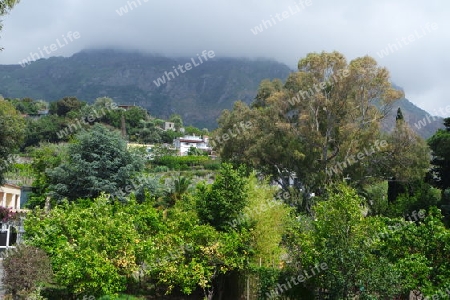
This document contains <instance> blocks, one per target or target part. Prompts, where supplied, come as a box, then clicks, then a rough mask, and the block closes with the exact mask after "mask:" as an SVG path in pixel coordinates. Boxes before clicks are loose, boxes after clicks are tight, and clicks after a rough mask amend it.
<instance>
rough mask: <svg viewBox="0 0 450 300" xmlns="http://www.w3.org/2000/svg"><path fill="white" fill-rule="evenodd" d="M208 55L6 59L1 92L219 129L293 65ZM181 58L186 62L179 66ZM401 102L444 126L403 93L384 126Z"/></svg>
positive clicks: (413, 115) (413, 114)
mask: <svg viewBox="0 0 450 300" xmlns="http://www.w3.org/2000/svg"><path fill="white" fill-rule="evenodd" d="M199 54H200V55H201V53H199ZM207 54H210V56H208V55H205V57H203V56H199V57H198V56H195V57H190V58H186V57H184V58H183V57H181V58H168V57H163V56H157V55H149V54H143V53H139V52H124V51H117V50H85V51H82V52H79V53H77V54H74V55H73V56H71V57H67V58H64V57H52V58H49V59H40V60H37V61H34V62H31V63H30V64H28V65H26V64H24V65H23V66H21V65H0V94H1V95H3V96H4V97H10V98H23V97H30V98H33V99H43V100H46V101H55V100H59V99H61V98H63V97H65V96H75V97H77V98H78V99H80V100H83V101H87V102H93V101H94V100H95V99H96V98H98V97H103V96H107V97H111V98H112V99H114V101H115V102H117V103H118V104H136V105H139V106H142V107H145V108H146V109H147V110H148V111H149V113H150V114H151V115H153V116H157V117H160V118H168V117H169V116H170V115H171V114H173V113H177V114H180V115H181V116H182V118H183V120H184V122H185V124H186V125H194V126H196V127H200V128H204V127H206V128H209V129H213V128H215V127H217V123H216V119H217V117H218V116H219V115H220V113H221V112H222V110H223V109H231V108H232V106H233V102H234V101H236V100H242V101H244V102H246V103H250V102H251V101H252V100H253V99H254V97H255V95H256V91H257V89H258V86H259V83H260V82H261V81H262V80H263V79H274V78H280V79H281V80H285V79H286V78H287V76H288V75H289V73H290V72H292V70H291V69H290V68H289V67H288V66H286V65H284V64H282V63H279V62H276V61H273V60H268V59H253V60H251V59H246V58H216V57H213V56H215V54H214V53H213V52H212V51H211V52H208V53H207ZM213 54H214V55H213ZM187 63H189V64H190V67H191V69H190V70H187V68H186V64H187ZM179 65H182V66H184V68H182V69H181V70H180V69H178V66H179ZM174 68H176V70H174ZM182 71H184V73H183V72H182ZM182 73H183V74H182ZM169 79H170V80H169ZM397 107H401V109H402V111H403V114H404V116H405V119H406V120H407V121H408V122H409V123H410V125H411V127H412V128H413V129H415V130H416V131H417V132H419V134H420V135H422V136H423V137H425V138H426V137H429V136H430V135H432V134H433V133H434V132H435V131H436V129H437V128H439V127H443V126H442V120H439V121H434V122H431V123H429V122H427V119H426V116H427V115H428V114H427V113H426V112H425V111H424V110H422V109H420V108H418V107H416V106H415V105H414V104H412V103H411V102H409V101H408V100H407V99H401V100H399V101H397V102H396V103H395V105H394V106H393V112H392V113H391V115H390V116H389V117H388V118H387V119H386V121H385V122H384V124H383V127H384V128H385V130H390V129H391V128H393V125H394V124H395V111H396V110H397ZM424 118H425V119H424ZM419 120H422V123H423V126H420V128H416V126H414V123H417V122H418V121H419ZM424 120H425V121H424Z"/></svg>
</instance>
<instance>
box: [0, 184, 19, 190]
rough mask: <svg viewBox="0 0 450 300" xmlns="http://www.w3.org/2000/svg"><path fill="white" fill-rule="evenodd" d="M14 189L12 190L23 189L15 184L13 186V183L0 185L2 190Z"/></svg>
mask: <svg viewBox="0 0 450 300" xmlns="http://www.w3.org/2000/svg"><path fill="white" fill-rule="evenodd" d="M4 186H5V187H6V186H7V187H12V188H16V189H19V190H20V189H21V187H20V186H18V185H15V184H11V183H5V184H4V185H0V189H1V188H2V187H4Z"/></svg>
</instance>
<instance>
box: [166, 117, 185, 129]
mask: <svg viewBox="0 0 450 300" xmlns="http://www.w3.org/2000/svg"><path fill="white" fill-rule="evenodd" d="M169 122H173V123H175V129H176V130H177V131H178V130H180V128H181V127H183V119H182V118H181V116H180V115H177V114H173V115H171V116H170V118H169Z"/></svg>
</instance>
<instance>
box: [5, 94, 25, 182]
mask: <svg viewBox="0 0 450 300" xmlns="http://www.w3.org/2000/svg"><path fill="white" fill-rule="evenodd" d="M0 128H1V130H0V185H2V184H3V183H4V181H5V178H4V174H5V172H6V171H7V170H8V168H9V166H10V163H11V154H12V153H14V151H15V150H17V149H18V148H19V147H20V145H21V143H22V140H23V137H24V131H25V120H24V118H23V117H22V116H21V115H20V114H19V113H18V112H17V111H16V109H15V108H14V106H13V105H12V104H11V103H9V102H8V101H6V100H4V99H3V98H0Z"/></svg>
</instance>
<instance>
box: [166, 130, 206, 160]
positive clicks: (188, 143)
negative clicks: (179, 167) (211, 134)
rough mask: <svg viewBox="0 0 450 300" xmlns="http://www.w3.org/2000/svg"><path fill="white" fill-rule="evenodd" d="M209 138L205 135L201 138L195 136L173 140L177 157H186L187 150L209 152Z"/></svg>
mask: <svg viewBox="0 0 450 300" xmlns="http://www.w3.org/2000/svg"><path fill="white" fill-rule="evenodd" d="M208 141H209V138H208V137H207V136H206V135H205V136H203V137H201V136H196V135H185V136H183V137H180V138H176V139H174V140H173V145H174V146H175V148H176V149H177V152H178V154H179V155H182V156H183V155H187V153H188V151H189V148H191V147H194V148H197V149H200V150H204V151H210V150H211V147H210V146H209V144H208Z"/></svg>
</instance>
